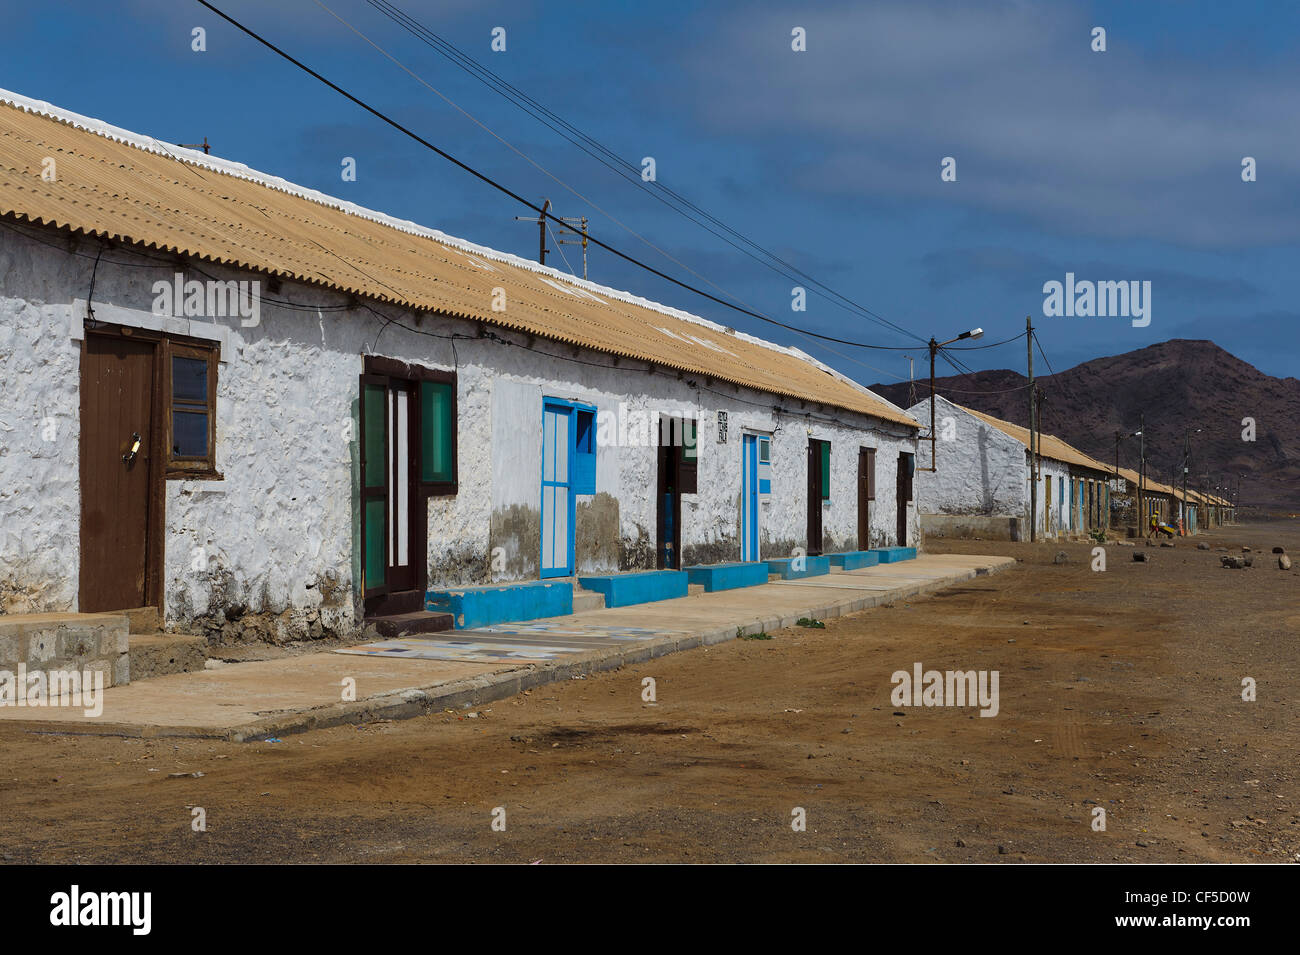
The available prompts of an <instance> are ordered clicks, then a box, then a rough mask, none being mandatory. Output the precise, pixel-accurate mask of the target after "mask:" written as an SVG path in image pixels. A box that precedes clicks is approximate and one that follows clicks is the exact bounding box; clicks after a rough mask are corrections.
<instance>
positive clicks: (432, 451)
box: [420, 381, 456, 484]
mask: <svg viewBox="0 0 1300 955" xmlns="http://www.w3.org/2000/svg"><path fill="white" fill-rule="evenodd" d="M455 398H456V395H455V385H454V384H453V383H452V382H449V381H422V382H420V480H421V481H423V482H425V483H429V484H446V483H451V482H453V481H455V480H456V416H455V406H456V402H455Z"/></svg>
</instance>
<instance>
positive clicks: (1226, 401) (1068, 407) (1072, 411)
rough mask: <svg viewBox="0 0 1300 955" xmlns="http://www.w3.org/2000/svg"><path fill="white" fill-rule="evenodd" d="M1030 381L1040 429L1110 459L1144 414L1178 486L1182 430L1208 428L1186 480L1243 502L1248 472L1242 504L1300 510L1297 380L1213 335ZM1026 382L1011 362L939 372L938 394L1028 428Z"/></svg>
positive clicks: (1157, 464)
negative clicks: (1269, 370)
mask: <svg viewBox="0 0 1300 955" xmlns="http://www.w3.org/2000/svg"><path fill="white" fill-rule="evenodd" d="M1037 371H1039V369H1038V368H1037V367H1035V372H1037ZM1034 378H1035V382H1036V383H1037V384H1038V385H1039V386H1040V387H1041V388H1042V389H1043V391H1044V393H1045V395H1046V398H1045V401H1044V403H1043V406H1042V428H1043V430H1044V431H1046V432H1047V433H1048V434H1054V435H1056V436H1057V437H1059V438H1062V439H1064V440H1065V441H1068V442H1069V443H1070V444H1072V445H1074V446H1075V447H1076V448H1078V449H1079V450H1081V451H1084V452H1086V453H1088V454H1090V455H1092V456H1093V457H1095V458H1097V459H1098V460H1101V461H1104V462H1106V463H1108V464H1112V465H1113V463H1114V461H1115V432H1116V431H1119V432H1121V433H1122V434H1125V435H1128V434H1131V433H1132V432H1134V431H1137V430H1138V427H1139V421H1141V420H1143V416H1145V423H1146V424H1145V432H1146V456H1147V470H1148V473H1150V474H1151V475H1152V477H1154V478H1156V479H1157V480H1160V481H1164V482H1165V483H1173V482H1174V481H1175V480H1177V481H1178V482H1179V483H1181V481H1182V478H1181V474H1180V467H1181V465H1182V460H1183V438H1184V432H1185V430H1186V429H1188V428H1193V429H1194V428H1200V429H1201V433H1200V434H1193V435H1192V436H1191V457H1190V463H1189V467H1190V474H1189V475H1188V479H1187V486H1188V487H1189V488H1194V489H1197V490H1201V489H1207V490H1210V491H1212V492H1215V493H1219V494H1222V495H1223V496H1224V497H1227V498H1229V499H1235V498H1234V496H1235V494H1236V491H1237V483H1238V476H1239V475H1240V476H1241V498H1240V501H1241V505H1242V507H1243V508H1244V509H1249V510H1253V509H1255V508H1260V509H1263V510H1266V511H1274V512H1275V511H1287V512H1296V511H1300V380H1298V379H1296V378H1274V377H1272V376H1271V375H1266V374H1264V373H1263V372H1261V371H1259V370H1258V369H1256V368H1255V367H1254V366H1252V365H1249V364H1247V363H1246V362H1244V361H1242V360H1241V359H1239V358H1236V357H1234V356H1233V355H1230V354H1229V353H1228V352H1226V351H1224V350H1223V349H1222V348H1220V347H1219V346H1218V345H1216V344H1214V342H1210V341H1191V340H1187V339H1173V340H1171V341H1167V342H1161V343H1160V344H1158V345H1151V346H1148V347H1147V348H1140V349H1138V350H1137V351H1131V352H1126V353H1125V354H1122V355H1113V356H1110V357H1107V358H1094V359H1093V360H1092V361H1087V362H1084V363H1083V364H1081V365H1076V366H1075V367H1073V368H1070V369H1067V370H1065V371H1062V372H1058V373H1057V374H1055V375H1037V374H1035V376H1034ZM1026 384H1027V379H1026V377H1025V376H1024V375H1023V374H1021V373H1020V372H1017V371H1011V370H1008V369H1003V370H998V371H980V372H975V373H973V374H970V375H961V376H951V377H945V378H936V379H935V390H936V391H937V392H938V393H939V394H941V395H943V396H944V397H945V398H948V399H949V400H950V401H954V402H956V403H957V404H961V405H966V406H967V407H971V408H975V409H976V410H979V411H983V412H986V413H987V414H992V415H996V416H997V417H999V418H1005V419H1006V420H1008V421H1012V422H1014V423H1016V424H1019V425H1025V426H1027V425H1028V424H1029V398H1028V391H1027V389H1026V388H1025V385H1026ZM870 387H871V390H872V391H874V392H876V393H877V394H879V395H881V396H883V397H885V398H888V399H889V400H890V401H892V402H894V403H895V404H898V405H901V406H902V407H904V408H906V407H909V405H910V404H911V403H912V402H910V401H909V393H910V390H911V389H912V387H913V386H912V385H910V384H908V383H907V382H904V383H902V384H894V385H880V384H877V385H871V386H870ZM914 387H915V391H916V397H917V400H924V399H925V398H926V397H928V396H929V393H930V382H929V379H925V380H918V381H917V382H916V383H915V386H914ZM972 392H977V393H974V394H973V393H972ZM1245 418H1253V419H1254V422H1255V440H1254V441H1247V440H1245V439H1244V438H1243V430H1244V429H1245V428H1246V427H1247V425H1245V424H1243V419H1245ZM1120 456H1121V464H1122V465H1123V466H1125V467H1132V468H1136V467H1137V466H1138V440H1137V439H1136V438H1133V439H1126V440H1124V441H1123V442H1122V443H1121V447H1120ZM1207 472H1208V474H1209V480H1208V482H1207V480H1206V473H1207ZM1224 489H1230V491H1231V493H1229V491H1228V490H1224Z"/></svg>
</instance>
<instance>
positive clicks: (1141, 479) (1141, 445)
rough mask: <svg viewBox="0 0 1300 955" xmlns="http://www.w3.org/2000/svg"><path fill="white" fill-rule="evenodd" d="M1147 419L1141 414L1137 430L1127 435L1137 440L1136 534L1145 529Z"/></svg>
mask: <svg viewBox="0 0 1300 955" xmlns="http://www.w3.org/2000/svg"><path fill="white" fill-rule="evenodd" d="M1146 430H1147V419H1146V415H1145V414H1143V415H1142V416H1140V417H1139V418H1138V429H1137V430H1136V431H1134V432H1133V433H1132V434H1130V435H1129V437H1130V438H1137V439H1138V513H1137V519H1138V533H1139V534H1142V533H1143V532H1144V530H1145V528H1146V516H1147V515H1146V510H1147V500H1146V492H1147V439H1146Z"/></svg>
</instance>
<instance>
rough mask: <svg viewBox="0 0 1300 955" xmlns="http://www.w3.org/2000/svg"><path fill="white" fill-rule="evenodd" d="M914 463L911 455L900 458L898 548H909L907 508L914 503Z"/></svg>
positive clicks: (902, 455) (901, 455)
mask: <svg viewBox="0 0 1300 955" xmlns="http://www.w3.org/2000/svg"><path fill="white" fill-rule="evenodd" d="M912 462H913V457H912V455H910V454H900V455H899V456H898V527H897V532H898V546H899V547H906V546H907V508H908V505H909V504H911V502H912Z"/></svg>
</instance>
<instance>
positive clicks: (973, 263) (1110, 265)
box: [920, 246, 1260, 302]
mask: <svg viewBox="0 0 1300 955" xmlns="http://www.w3.org/2000/svg"><path fill="white" fill-rule="evenodd" d="M920 262H921V267H922V269H923V274H924V276H925V281H926V283H927V284H928V285H929V286H930V287H931V288H934V289H948V288H953V287H957V286H960V285H965V284H967V283H971V282H977V281H995V282H997V283H998V284H1000V285H1001V286H1002V287H1003V288H1004V289H1006V290H1007V291H1009V292H1015V293H1020V294H1030V295H1041V294H1042V287H1043V283H1044V282H1048V281H1063V280H1064V276H1065V273H1066V272H1073V273H1074V274H1075V278H1076V279H1077V280H1083V279H1089V280H1092V281H1121V280H1137V281H1149V282H1150V283H1151V288H1152V291H1153V294H1159V295H1160V297H1161V298H1162V299H1165V300H1167V301H1175V302H1243V301H1249V300H1251V299H1255V298H1258V297H1259V295H1260V289H1259V288H1258V287H1257V286H1255V285H1254V284H1252V283H1250V282H1247V281H1246V280H1245V279H1241V278H1216V277H1214V276H1209V275H1204V274H1199V273H1193V272H1188V271H1185V270H1181V269H1168V268H1160V267H1156V266H1150V265H1143V264H1141V263H1139V262H1136V261H1133V260H1128V261H1123V262H1120V261H1100V260H1095V259H1093V260H1084V259H1082V258H1081V257H1079V256H1077V255H1062V256H1058V257H1056V258H1049V257H1047V256H1045V255H1040V254H1037V253H1030V252H1022V251H1019V250H1017V249H1012V248H1007V247H999V246H977V247H972V248H960V249H944V250H942V251H935V252H928V253H926V254H925V255H923V256H921V259H920Z"/></svg>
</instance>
